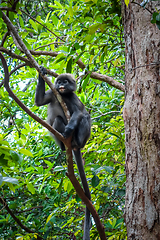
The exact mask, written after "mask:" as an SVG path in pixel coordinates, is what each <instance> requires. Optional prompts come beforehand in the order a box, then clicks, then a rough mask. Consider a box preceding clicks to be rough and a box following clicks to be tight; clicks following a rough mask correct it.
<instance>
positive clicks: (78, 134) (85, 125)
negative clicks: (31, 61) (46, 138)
mask: <svg viewBox="0 0 160 240" xmlns="http://www.w3.org/2000/svg"><path fill="white" fill-rule="evenodd" d="M40 69H41V74H42V76H44V75H45V74H47V71H46V69H45V68H44V67H42V66H41V67H40ZM42 76H41V75H40V74H39V77H38V84H37V88H36V95H35V104H36V105H37V106H42V105H45V104H49V106H48V114H47V115H48V116H47V122H48V123H49V124H50V125H51V126H52V127H53V128H54V129H56V130H57V131H58V132H60V133H61V134H62V135H63V136H64V138H68V137H70V136H71V135H72V141H71V144H72V152H73V155H74V158H75V160H76V163H77V167H78V171H79V174H80V178H81V181H82V185H83V189H84V192H85V194H86V196H87V197H88V199H89V200H91V194H90V191H89V187H88V183H87V179H86V175H85V172H84V167H83V161H82V155H81V148H83V147H84V146H85V144H86V142H87V140H88V139H89V137H90V133H91V118H90V114H89V113H88V112H87V111H86V109H85V107H84V105H83V103H82V102H81V101H80V100H79V98H78V97H77V95H76V94H75V93H74V92H75V91H76V82H75V80H74V78H73V77H72V75H71V74H68V73H66V74H61V75H59V76H58V77H57V79H56V81H55V88H56V90H57V91H58V92H59V94H60V95H61V97H62V99H63V101H64V102H65V103H66V105H67V108H68V110H69V112H70V116H71V118H70V120H69V122H67V119H66V117H65V115H64V112H63V109H62V107H61V105H60V103H59V102H58V100H57V99H56V97H55V95H54V93H53V92H52V90H51V89H50V90H48V91H45V82H44V79H43V77H42ZM53 137H54V139H55V141H56V143H57V145H58V146H59V147H60V148H61V150H62V151H64V150H65V146H64V144H63V142H61V141H60V140H59V139H57V138H56V137H55V136H54V135H53ZM90 221H91V220H90V211H89V209H88V208H87V207H86V211H85V222H84V235H83V240H89V239H90Z"/></svg>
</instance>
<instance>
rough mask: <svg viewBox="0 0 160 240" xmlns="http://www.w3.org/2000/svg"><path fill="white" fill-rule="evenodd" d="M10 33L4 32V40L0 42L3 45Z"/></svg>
mask: <svg viewBox="0 0 160 240" xmlns="http://www.w3.org/2000/svg"><path fill="white" fill-rule="evenodd" d="M9 34H10V32H9V31H8V32H6V33H5V34H4V36H3V38H2V42H1V44H0V46H1V47H2V46H3V44H4V42H5V41H6V38H7V37H8V36H9Z"/></svg>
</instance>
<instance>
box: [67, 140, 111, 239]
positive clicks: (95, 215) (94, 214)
mask: <svg viewBox="0 0 160 240" xmlns="http://www.w3.org/2000/svg"><path fill="white" fill-rule="evenodd" d="M66 145H67V148H66V156H67V162H68V173H67V176H68V178H69V179H70V181H71V183H72V184H73V186H74V188H75V190H76V192H77V194H78V195H79V197H80V198H81V199H82V201H83V202H84V203H85V205H86V206H87V208H88V209H89V211H90V212H91V214H92V217H93V218H94V221H95V223H96V227H97V230H98V232H99V235H100V238H101V240H106V239H107V238H106V235H105V231H104V226H103V224H102V223H101V221H100V218H99V215H98V213H97V211H96V209H95V208H94V206H93V204H92V203H91V201H90V200H89V199H88V197H87V196H86V195H85V193H84V191H83V189H82V187H81V185H80V184H79V182H78V180H77V179H76V177H75V175H74V168H73V158H72V151H71V139H67V142H66Z"/></svg>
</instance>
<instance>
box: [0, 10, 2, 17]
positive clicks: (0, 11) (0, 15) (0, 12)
mask: <svg viewBox="0 0 160 240" xmlns="http://www.w3.org/2000/svg"><path fill="white" fill-rule="evenodd" d="M0 18H2V10H1V9H0Z"/></svg>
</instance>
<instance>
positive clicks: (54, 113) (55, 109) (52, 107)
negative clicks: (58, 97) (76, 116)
mask: <svg viewBox="0 0 160 240" xmlns="http://www.w3.org/2000/svg"><path fill="white" fill-rule="evenodd" d="M58 116H60V117H62V118H63V120H64V122H65V121H66V117H65V115H64V112H63V109H62V107H61V105H60V104H59V102H58V101H55V102H54V103H52V102H51V103H50V104H49V106H48V117H47V122H48V123H49V124H50V125H51V126H52V125H53V123H54V121H55V119H56V117H58ZM66 124H67V121H66Z"/></svg>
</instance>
